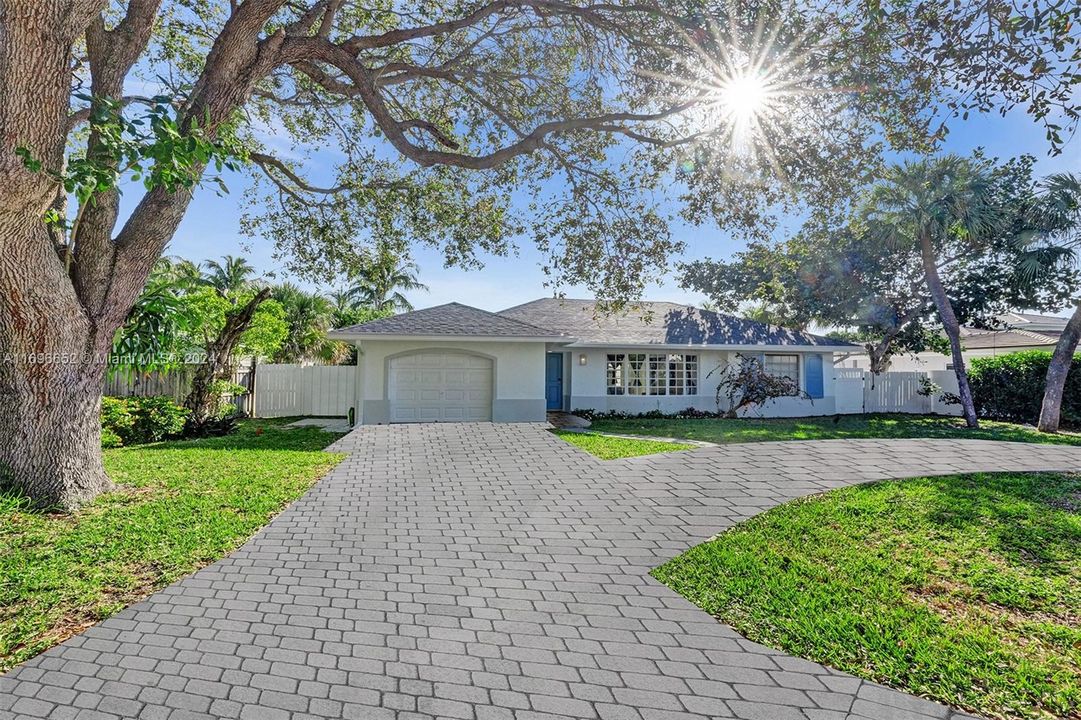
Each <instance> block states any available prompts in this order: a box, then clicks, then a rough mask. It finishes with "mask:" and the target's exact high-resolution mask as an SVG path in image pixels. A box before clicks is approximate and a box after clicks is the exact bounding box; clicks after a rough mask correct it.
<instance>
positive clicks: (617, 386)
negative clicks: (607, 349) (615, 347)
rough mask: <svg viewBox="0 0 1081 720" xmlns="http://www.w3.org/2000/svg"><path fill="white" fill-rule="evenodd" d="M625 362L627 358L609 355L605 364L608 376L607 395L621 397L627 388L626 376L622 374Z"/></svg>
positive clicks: (620, 355) (621, 355) (619, 355)
mask: <svg viewBox="0 0 1081 720" xmlns="http://www.w3.org/2000/svg"><path fill="white" fill-rule="evenodd" d="M626 362H627V356H626V355H623V354H622V353H620V354H609V355H608V364H607V370H606V372H607V374H608V394H609V395H622V394H623V392H624V391H625V390H626V388H627V384H626V383H627V375H626V373H625V372H624V369H625V367H624V366H625V365H626Z"/></svg>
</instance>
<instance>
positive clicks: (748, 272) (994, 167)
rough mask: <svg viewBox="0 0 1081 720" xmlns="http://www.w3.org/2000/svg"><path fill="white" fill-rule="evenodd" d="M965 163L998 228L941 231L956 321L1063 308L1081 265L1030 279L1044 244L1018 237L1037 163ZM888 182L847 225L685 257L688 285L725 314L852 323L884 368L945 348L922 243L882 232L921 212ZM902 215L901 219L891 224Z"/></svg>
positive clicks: (862, 202) (867, 194)
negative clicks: (898, 197) (888, 194)
mask: <svg viewBox="0 0 1081 720" xmlns="http://www.w3.org/2000/svg"><path fill="white" fill-rule="evenodd" d="M958 162H963V163H964V164H966V166H968V167H969V169H970V170H971V171H972V172H980V173H984V174H985V175H986V178H987V179H986V182H987V183H988V185H989V187H988V188H987V202H988V207H987V208H985V209H984V212H985V214H987V215H988V216H989V217H988V218H987V219H988V221H989V222H993V224H994V228H993V231H990V232H986V233H981V234H979V235H973V234H968V233H958V232H943V233H942V234H941V235H940V236H939V237H940V238H941V240H940V241H939V243H940V244H939V255H938V259H937V265H938V271H939V273H940V275H941V276H942V279H943V284H944V285H945V287H946V289H947V292H948V295H949V298H950V302H951V304H952V306H953V308H954V311H955V313H956V315H957V317H958V319H959V321H960V322H962V323H963V324H966V325H974V326H978V327H990V326H991V325H992V324H993V322H994V316H995V315H997V314H1000V313H1002V312H1005V311H1006V310H1009V309H1012V308H1018V307H1022V308H1030V309H1037V310H1057V309H1061V308H1062V307H1064V306H1065V305H1066V304H1067V303H1068V302H1069V299H1070V298H1071V297H1073V294H1074V293H1076V292H1077V290H1078V282H1079V278H1078V275H1077V273H1076V271H1075V270H1074V269H1073V268H1071V267H1068V266H1065V265H1062V264H1051V265H1048V264H1045V265H1043V266H1041V269H1040V270H1039V271H1038V272H1037V273H1036V274H1035V275H1033V274H1031V272H1030V270H1029V268H1030V266H1031V262H1030V258H1031V255H1032V254H1033V253H1034V252H1037V251H1039V248H1038V247H1037V246H1035V245H1033V244H1031V243H1025V242H1022V238H1023V236H1024V234H1025V232H1026V227H1028V226H1031V222H1030V221H1029V220H1028V218H1027V216H1028V215H1029V213H1030V208H1031V207H1032V204H1033V203H1034V202H1035V201H1036V199H1035V196H1036V193H1037V185H1036V182H1035V180H1034V179H1033V177H1032V163H1033V158H1031V157H1024V158H1019V159H1016V160H1011V161H1007V162H997V161H993V160H990V159H987V158H983V157H982V156H979V155H977V156H976V157H974V158H971V159H968V160H963V161H962V160H960V159H959V160H958ZM882 188H883V186H869V187H868V188H866V189H865V190H864V192H863V193H862V194H859V195H857V202H856V203H855V205H856V208H857V209H856V210H855V211H854V212H853V213H852V214H851V215H849V216H848V217H847V219H846V220H844V221H843V222H841V223H834V222H829V221H823V220H821V219H817V218H813V219H812V220H811V221H809V222H808V223H807V224H806V225H805V226H804V227H803V228H801V230H800V231H799V232H798V233H797V234H796V235H795V236H793V237H792V238H790V239H788V240H784V241H781V242H767V241H752V242H750V243H749V245H748V247H747V249H746V250H743V251H740V252H737V253H736V254H735V255H734V256H733V257H732V259H730V260H728V261H714V260H709V259H706V260H700V261H695V262H691V263H688V264H686V265H685V266H684V267H683V282H684V284H685V285H686V286H687V287H690V288H693V289H696V290H698V291H700V292H702V293H704V294H706V295H707V296H708V297H710V298H711V300H712V301H713V302H714V303H715V304H716V305H717V306H718V308H719V309H722V310H729V311H733V310H737V309H739V308H740V306H741V304H742V303H744V302H746V301H752V302H756V303H759V304H761V306H762V307H764V308H765V310H766V311H768V313H769V316H770V317H771V318H772V319H773V320H774V321H775V322H780V323H783V324H788V325H792V326H796V327H806V326H807V325H809V324H811V323H816V324H818V325H820V326H825V327H834V328H840V329H842V330H846V331H848V332H847V333H846V335H845V337H846V339H850V340H856V341H859V342H861V343H863V344H865V346H866V347H867V350H868V352H869V354H870V356H871V360H872V367H873V369H874V370H875V371H876V372H880V371H883V370H886V369H887V368H888V366H889V360H890V357H891V356H892V355H894V354H896V353H902V352H913V353H914V352H921V351H923V350H930V349H935V350H939V351H945V350H947V349H948V348H947V346H945V344H944V342H943V340H942V336H941V322H940V320H939V317H938V314H937V312H936V310H935V306H934V303H933V302H932V299H931V296H930V293H929V291H928V289H927V285H926V282H925V277H924V268H923V266H922V261H921V258H920V253H919V249H918V247H917V246H916V245H915V244H914V243H912V242H904V241H901V238H896V237H894V238H891V237H886V236H884V235H883V230H884V228H885V227H889V228H892V231H893V232H904V230H905V228H909V227H910V226H911V225H912V223H911V222H909V221H914V220H915V219H916V216H915V213H914V211H913V210H912V209H911V208H908V207H904V208H899V207H897V204H896V203H892V204H890V203H885V202H884V198H883V197H882V193H883V192H885V190H883V189H882ZM895 189H896V188H895ZM896 212H899V213H900V214H901V217H900V220H903V222H899V223H886V221H887V220H889V217H886V215H888V214H889V213H896ZM991 215H993V220H992V218H991V217H990V216H991ZM891 217H892V216H891Z"/></svg>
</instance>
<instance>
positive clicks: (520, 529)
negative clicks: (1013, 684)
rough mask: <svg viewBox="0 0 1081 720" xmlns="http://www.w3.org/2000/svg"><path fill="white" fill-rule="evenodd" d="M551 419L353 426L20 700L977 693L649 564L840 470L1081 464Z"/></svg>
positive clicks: (286, 708) (131, 704) (689, 707)
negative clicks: (257, 524)
mask: <svg viewBox="0 0 1081 720" xmlns="http://www.w3.org/2000/svg"><path fill="white" fill-rule="evenodd" d="M545 427H546V426H542V425H529V424H499V425H497V424H490V423H474V424H447V425H393V426H372V427H362V428H359V429H357V430H356V431H354V432H353V433H351V434H350V435H348V436H347V437H345V438H343V439H342V440H340V441H339V442H338V443H336V445H335V446H334V447H335V449H340V450H343V451H346V452H348V453H349V456H348V457H347V458H346V459H345V460H344V461H343V462H342V463H341V464H340V465H339V466H338V467H337V468H335V469H334V470H333V471H332V472H331V473H330V474H328V475H327V476H326V477H324V478H323V479H322V480H321V481H320V482H319V483H318V484H317V485H316V486H315V487H314V488H312V490H311V491H310V492H308V494H307V495H305V496H304V497H303V498H301V499H300V500H298V501H297V502H296V503H295V504H293V505H292V506H291V507H290V508H289V509H288V510H286V511H285V512H284V513H282V514H281V515H280V516H278V517H277V518H275V519H274V520H273V521H272V522H271V523H270V525H268V526H267V527H266V528H264V529H263V530H262V531H261V532H260V533H259V534H257V535H256V536H255V537H254V538H252V539H251V540H250V541H249V542H248V543H247V544H245V545H244V546H243V547H242V548H241V549H239V550H238V551H236V552H235V553H233V554H232V555H230V556H229V557H227V558H225V559H223V560H221V561H219V562H217V563H215V564H213V565H210V566H208V567H206V568H204V569H202V570H200V571H198V572H196V573H194V574H193V575H191V576H189V577H187V578H185V579H183V580H181V581H180V582H178V583H176V584H174V585H172V586H170V587H168V588H165V589H164V590H162V591H160V592H158V593H156V594H154V595H152V596H151V597H150V598H148V599H147V600H145V601H144V602H141V603H138V604H136V605H133V606H131V607H129V608H128V609H126V610H124V611H123V612H121V613H119V614H118V615H115V616H113V617H112V618H109V619H108V620H105V621H104V622H102V623H100V624H98V625H96V626H94V627H92V628H90V629H89V630H87V631H86V632H85V633H83V634H82V635H80V636H77V637H74V638H71V639H70V640H68V641H66V642H64V643H62V644H61V645H58V646H56V647H54V648H52V649H51V650H49V651H46V652H45V653H42V654H41V655H39V656H37V657H36V658H34V659H32V660H30V661H29V662H27V663H25V664H23V665H21V666H20V667H18V668H16V669H14V670H12V671H11V672H9V673H8V674H7V675H5V676H3V677H0V718H4V719H5V720H6V718H13V717H17V718H46V717H49V718H75V717H78V718H125V719H126V718H155V719H163V718H169V719H170V720H179V719H180V718H207V717H211V718H238V717H239V718H245V719H249V718H250V719H252V720H277V719H279V718H281V719H283V720H284V719H287V718H288V719H293V720H299V719H300V718H359V719H363V720H380V719H381V718H398V719H401V720H407V719H412V718H466V719H469V720H499V719H511V718H516V719H520V720H543V719H546V718H547V719H553V720H554V719H556V718H562V719H563V720H566V718H602V719H603V720H696V719H700V718H713V717H716V718H729V717H736V718H748V719H753V718H762V719H763V720H786V719H788V718H792V719H800V720H830V719H832V718H837V719H839V720H840V719H843V718H868V719H875V720H881V719H884V718H949V717H963V716H962V715H961V714H960V713H955V712H953V711H951V710H950V709H949V708H946V707H944V706H942V705H938V704H936V703H933V702H929V701H927V700H923V699H920V698H916V697H912V696H910V695H906V694H904V693H900V692H897V691H894V690H890V689H888V688H884V687H882V686H880V685H876V684H874V683H870V682H867V681H864V680H860V679H857V678H854V677H852V676H850V675H846V674H844V673H840V672H838V671H835V670H831V669H829V668H826V667H823V666H821V665H818V664H815V663H812V662H808V661H806V660H801V659H799V658H794V657H791V656H788V655H785V654H784V653H781V652H778V651H776V650H772V649H770V648H767V647H764V646H761V645H757V644H755V643H752V642H749V641H748V640H746V639H744V638H743V637H741V636H740V635H738V634H737V633H736V632H735V631H733V630H732V629H731V628H728V627H726V626H724V625H722V624H720V623H718V622H716V621H715V620H714V619H713V618H711V617H710V616H708V615H707V614H705V613H703V612H702V611H700V610H699V609H698V608H696V607H695V606H693V605H692V604H690V603H689V602H688V601H686V600H684V599H683V598H681V597H679V596H678V595H676V594H675V593H673V592H671V591H670V590H669V589H667V588H666V587H664V586H662V585H661V584H660V583H658V582H656V581H655V580H653V579H652V578H650V577H649V575H648V572H649V570H650V569H652V568H653V567H656V566H657V565H659V564H660V563H662V562H664V561H665V560H667V559H669V558H671V557H673V556H675V555H678V554H679V553H680V552H682V551H683V550H685V549H686V548H687V547H689V546H691V545H694V544H696V543H698V542H701V541H703V540H705V539H707V538H708V537H710V536H712V535H714V534H716V533H717V532H718V531H720V530H723V529H725V528H727V527H730V526H732V525H734V524H735V523H738V522H739V521H741V520H743V519H745V518H748V517H750V516H752V515H754V514H756V513H759V512H761V511H763V510H765V509H767V508H769V507H772V506H774V505H777V504H779V503H782V502H784V501H786V500H789V499H791V498H794V497H798V496H801V495H806V494H808V493H813V492H819V491H822V490H826V489H829V488H832V487H837V486H841V485H848V484H852V483H857V482H862V481H866V480H875V479H883V478H895V477H897V478H899V477H911V476H917V475H928V474H942V473H957V472H972V471H994V470H1079V469H1081V448H1069V447H1056V446H1050V445H1023V444H1014V443H998V442H991V441H978V440H828V441H813V442H785V443H759V444H748V445H728V446H718V447H710V448H704V449H701V450H695V451H689V452H681V453H673V454H668V455H659V456H648V457H642V458H634V459H626V460H617V461H610V462H602V461H600V460H597V459H596V458H594V457H592V456H591V455H587V454H585V453H583V452H581V451H579V450H577V449H576V448H574V447H572V446H570V445H568V444H566V443H565V442H563V441H562V440H560V439H558V438H557V437H555V436H554V435H552V434H551V433H548V432H546V430H545Z"/></svg>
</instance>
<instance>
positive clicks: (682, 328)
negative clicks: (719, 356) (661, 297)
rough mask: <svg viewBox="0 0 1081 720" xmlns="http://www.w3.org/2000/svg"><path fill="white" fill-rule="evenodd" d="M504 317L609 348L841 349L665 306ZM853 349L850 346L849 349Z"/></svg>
mask: <svg viewBox="0 0 1081 720" xmlns="http://www.w3.org/2000/svg"><path fill="white" fill-rule="evenodd" d="M499 314H500V315H502V316H503V317H506V318H513V319H515V320H519V321H522V322H527V323H531V324H535V325H543V326H544V327H550V328H552V329H553V330H556V331H559V332H561V333H563V334H565V335H569V336H572V337H575V338H577V339H578V341H579V342H582V343H593V344H611V345H620V344H623V345H767V346H770V345H772V346H784V347H790V346H801V347H803V346H829V347H837V346H846V345H850V343H846V342H844V341H841V340H834V339H832V338H827V337H823V336H821V335H813V334H811V333H807V332H802V331H799V330H792V329H789V328H782V327H777V326H774V325H767V324H765V323H761V322H757V321H754V320H747V319H744V318H739V317H735V316H733V315H726V314H723V313H717V312H713V311H711V310H702V309H700V308H696V307H693V306H689V305H678V304H676V303H668V302H642V303H638V304H637V305H636V306H635V307H633V308H630V309H628V310H627V311H626V312H622V313H615V314H608V315H606V314H603V313H598V312H597V310H596V303H595V302H594V301H592V300H569V299H561V298H545V299H542V300H534V301H532V302H528V303H525V304H523V305H517V306H515V307H512V308H508V309H506V310H503V311H502V312H500V313H499ZM853 347H855V346H853Z"/></svg>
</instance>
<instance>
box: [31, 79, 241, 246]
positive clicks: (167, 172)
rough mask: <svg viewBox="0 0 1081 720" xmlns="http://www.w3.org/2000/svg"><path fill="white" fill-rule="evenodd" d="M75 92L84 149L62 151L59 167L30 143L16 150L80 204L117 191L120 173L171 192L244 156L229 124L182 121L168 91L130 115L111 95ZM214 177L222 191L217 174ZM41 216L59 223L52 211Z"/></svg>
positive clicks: (229, 166)
mask: <svg viewBox="0 0 1081 720" xmlns="http://www.w3.org/2000/svg"><path fill="white" fill-rule="evenodd" d="M75 97H76V98H77V99H78V100H82V101H84V102H87V103H89V105H90V107H89V110H90V116H89V120H88V123H89V130H90V137H91V142H90V144H89V145H88V147H89V148H91V149H90V150H86V151H84V152H82V153H80V154H74V155H71V156H70V157H68V158H67V162H66V164H65V166H64V167H63V168H62V169H57V168H47V167H45V166H44V164H43V163H42V162H41V161H40V160H38V159H37V158H36V157H35V154H34V151H33V150H32V149H31V148H27V147H19V148H17V149H16V154H17V155H18V156H19V157H20V158H21V159H22V161H23V165H25V166H26V168H27V169H29V170H31V171H32V172H45V173H47V174H48V175H49V176H50V177H52V178H54V179H55V180H56V181H57V182H58V183H60V184H61V185H62V186H63V188H64V191H65V192H66V193H68V194H70V195H72V196H74V197H75V199H76V200H77V201H78V203H79V204H80V205H82V204H85V203H89V202H93V200H94V196H95V195H98V194H99V193H103V192H109V191H112V190H117V191H119V185H120V183H121V182H123V180H124V179H125V178H126V179H128V180H131V181H134V182H139V183H141V184H142V186H143V187H144V188H145V189H146V190H154V189H156V188H161V189H164V190H165V191H166V192H169V193H174V192H177V191H178V190H182V189H185V190H191V189H192V188H193V187H195V185H196V184H197V183H198V182H199V180H200V178H201V176H202V173H203V170H204V168H206V167H207V166H210V167H213V168H214V169H215V170H216V171H218V172H221V171H223V170H232V171H236V170H239V169H240V168H241V167H242V165H243V164H244V163H245V162H246V161H247V157H248V151H247V149H246V148H245V146H244V145H243V143H241V142H240V140H239V138H238V137H237V135H236V130H235V126H234V125H231V124H226V125H224V126H221V127H219V128H218V129H217V130H216V131H215V132H214V133H210V132H208V131H207V130H205V129H204V128H203V127H202V126H201V125H200V123H199V122H198V121H197V120H191V121H189V122H188V123H186V124H183V125H182V124H181V122H180V121H179V120H178V119H177V114H176V110H175V108H174V106H173V104H172V103H173V100H172V98H170V97H168V96H164V95H159V96H155V97H152V98H149V99H147V100H145V101H143V103H142V104H145V106H146V108H145V110H144V111H143V112H142V113H141V114H138V115H134V116H130V115H129V114H126V113H125V108H124V106H123V105H122V104H121V103H120V102H117V101H116V100H112V99H109V98H100V97H93V96H90V95H83V94H79V95H76V96H75ZM217 182H218V183H219V185H220V187H221V188H222V189H223V191H227V189H226V188H225V186H224V184H223V183H221V181H220V179H217ZM46 222H47V223H49V224H53V225H59V224H61V223H60V221H59V218H58V217H56V216H55V214H54V215H53V216H49V217H47V218H46Z"/></svg>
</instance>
